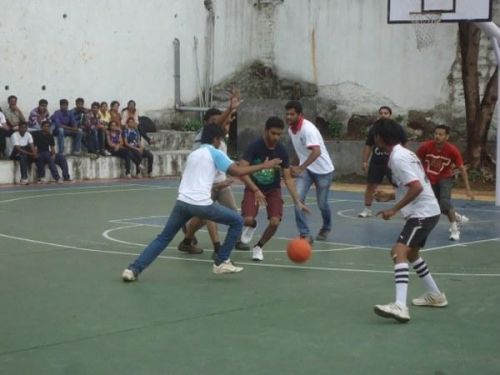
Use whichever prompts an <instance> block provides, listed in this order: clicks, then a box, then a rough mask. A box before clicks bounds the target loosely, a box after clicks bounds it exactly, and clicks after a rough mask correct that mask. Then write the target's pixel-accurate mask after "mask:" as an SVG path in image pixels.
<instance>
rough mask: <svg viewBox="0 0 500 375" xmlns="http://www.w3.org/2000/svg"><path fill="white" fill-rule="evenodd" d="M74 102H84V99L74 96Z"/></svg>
mask: <svg viewBox="0 0 500 375" xmlns="http://www.w3.org/2000/svg"><path fill="white" fill-rule="evenodd" d="M75 103H85V100H83V98H76V100H75Z"/></svg>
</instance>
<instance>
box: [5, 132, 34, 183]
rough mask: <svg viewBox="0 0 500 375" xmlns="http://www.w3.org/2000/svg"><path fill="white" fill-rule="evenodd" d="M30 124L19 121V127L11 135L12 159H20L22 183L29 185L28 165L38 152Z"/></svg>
mask: <svg viewBox="0 0 500 375" xmlns="http://www.w3.org/2000/svg"><path fill="white" fill-rule="evenodd" d="M27 130H28V126H27V124H26V123H25V122H21V123H19V129H18V130H17V131H16V132H14V133H13V134H12V136H11V137H10V139H11V141H12V145H13V146H14V149H13V150H12V153H11V154H10V158H11V159H12V160H17V161H19V167H20V169H21V184H22V185H28V184H29V182H28V166H29V164H31V163H32V162H34V161H35V159H36V157H37V152H36V149H35V146H34V145H33V137H32V136H31V134H30V133H29V132H28V131H27Z"/></svg>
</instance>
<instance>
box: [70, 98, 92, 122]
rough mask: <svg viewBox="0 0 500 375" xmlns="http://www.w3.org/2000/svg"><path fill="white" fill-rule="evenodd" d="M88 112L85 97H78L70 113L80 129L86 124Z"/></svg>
mask: <svg viewBox="0 0 500 375" xmlns="http://www.w3.org/2000/svg"><path fill="white" fill-rule="evenodd" d="M87 112H88V111H87V109H86V108H85V101H84V100H83V98H77V99H76V100H75V108H73V109H72V110H71V111H70V114H71V117H73V120H74V122H75V124H76V127H77V128H78V129H82V128H83V127H84V126H85V123H86V121H87V117H86V115H87Z"/></svg>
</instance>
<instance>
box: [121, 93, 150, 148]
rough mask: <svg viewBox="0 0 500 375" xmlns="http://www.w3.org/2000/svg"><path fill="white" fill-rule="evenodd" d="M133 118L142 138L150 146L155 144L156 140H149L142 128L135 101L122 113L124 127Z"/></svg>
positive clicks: (128, 104) (131, 101)
mask: <svg viewBox="0 0 500 375" xmlns="http://www.w3.org/2000/svg"><path fill="white" fill-rule="evenodd" d="M131 118H132V119H133V120H134V122H135V123H136V124H137V129H138V130H139V133H140V134H141V137H142V138H144V140H145V141H146V142H148V144H150V145H151V144H154V143H155V141H154V139H151V138H149V137H148V135H147V133H146V131H145V130H144V129H143V128H142V126H141V122H140V121H139V112H138V111H137V108H136V106H135V101H133V100H129V101H128V103H127V108H125V109H124V110H123V111H122V125H127V124H128V120H129V119H131Z"/></svg>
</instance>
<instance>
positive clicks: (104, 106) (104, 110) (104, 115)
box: [99, 102, 111, 128]
mask: <svg viewBox="0 0 500 375" xmlns="http://www.w3.org/2000/svg"><path fill="white" fill-rule="evenodd" d="M99 114H100V115H101V122H102V123H103V125H104V127H105V128H107V126H108V124H109V122H110V121H111V114H110V113H109V111H108V103H106V102H101V105H100V106H99Z"/></svg>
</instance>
